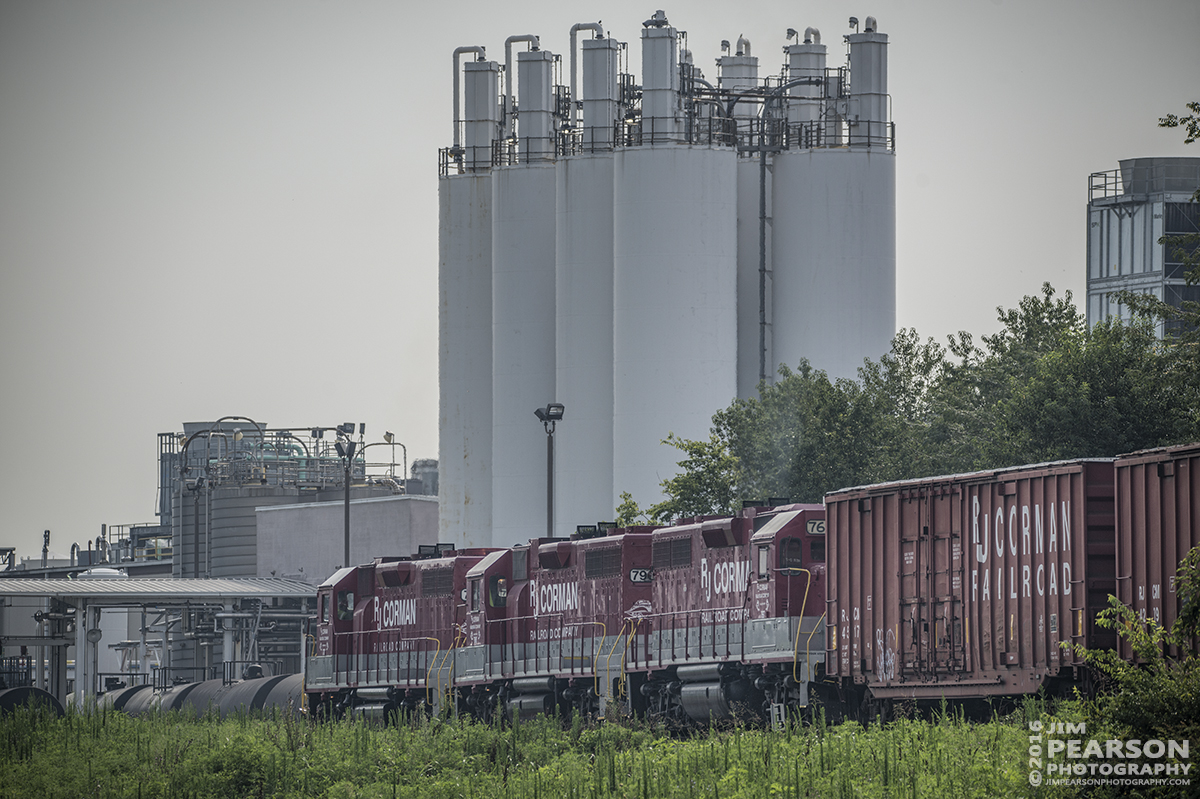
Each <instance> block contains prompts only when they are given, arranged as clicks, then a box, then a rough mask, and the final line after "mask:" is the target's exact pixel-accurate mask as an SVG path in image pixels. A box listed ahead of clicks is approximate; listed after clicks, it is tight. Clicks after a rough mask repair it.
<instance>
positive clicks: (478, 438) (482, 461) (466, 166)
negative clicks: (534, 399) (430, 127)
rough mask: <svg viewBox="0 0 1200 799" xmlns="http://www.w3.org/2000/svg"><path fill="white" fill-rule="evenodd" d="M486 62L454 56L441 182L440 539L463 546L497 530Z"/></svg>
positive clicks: (493, 119)
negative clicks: (450, 143)
mask: <svg viewBox="0 0 1200 799" xmlns="http://www.w3.org/2000/svg"><path fill="white" fill-rule="evenodd" d="M463 52H474V53H475V54H476V55H477V56H478V57H479V59H480V60H476V61H472V62H468V63H467V64H466V65H465V72H466V81H465V84H466V85H465V87H464V99H465V103H464V106H465V112H464V121H463V123H462V124H463V128H464V130H463V133H465V136H463V137H462V139H461V140H460V131H459V118H458V113H457V110H458V85H459V77H460V75H459V68H458V57H459V55H460V53H463ZM483 57H484V53H483V48H481V47H479V48H460V50H459V51H456V52H455V57H454V89H455V98H454V106H455V111H456V113H455V120H454V145H455V146H454V147H453V148H452V149H451V151H450V152H449V153H447V158H446V159H445V168H446V169H445V174H443V175H442V177H441V178H440V180H439V181H438V256H439V259H438V295H439V296H438V299H439V306H438V407H439V418H438V450H439V451H438V461H439V463H440V464H441V469H442V472H441V482H440V485H439V489H438V502H439V525H438V526H439V540H441V541H446V542H452V543H454V544H456V545H457V546H460V547H463V546H479V545H486V544H488V543H489V542H490V541H491V526H492V518H491V517H492V501H491V495H492V211H491V209H492V177H491V162H492V156H491V152H492V140H493V139H495V138H496V136H497V131H498V125H499V108H498V103H497V97H498V94H499V92H498V78H499V65H497V63H496V62H495V61H485V60H482V59H483ZM464 144H465V146H463V145H464ZM458 159H461V169H462V171H461V173H459V163H458Z"/></svg>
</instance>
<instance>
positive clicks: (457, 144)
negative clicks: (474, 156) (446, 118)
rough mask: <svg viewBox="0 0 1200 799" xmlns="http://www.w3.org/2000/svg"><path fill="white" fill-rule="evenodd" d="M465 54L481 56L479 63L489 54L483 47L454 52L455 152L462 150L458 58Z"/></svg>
mask: <svg viewBox="0 0 1200 799" xmlns="http://www.w3.org/2000/svg"><path fill="white" fill-rule="evenodd" d="M463 53H475V54H476V55H477V56H479V58H478V59H477V60H479V61H482V60H483V59H484V58H486V57H487V53H485V52H484V50H483V48H482V47H479V46H475V47H459V48H456V49H455V50H454V149H455V150H458V149H459V148H460V145H461V139H460V134H459V132H458V122H459V119H458V114H459V107H458V81H459V77H458V73H459V69H458V57H459V56H460V55H462V54H463Z"/></svg>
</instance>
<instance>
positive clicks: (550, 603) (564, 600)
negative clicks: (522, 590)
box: [532, 581, 579, 616]
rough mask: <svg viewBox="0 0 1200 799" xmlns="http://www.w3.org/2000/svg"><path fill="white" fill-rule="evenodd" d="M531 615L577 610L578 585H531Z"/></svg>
mask: <svg viewBox="0 0 1200 799" xmlns="http://www.w3.org/2000/svg"><path fill="white" fill-rule="evenodd" d="M532 589H533V590H532V595H533V615H534V616H537V615H539V614H541V613H561V612H562V611H564V610H578V609H579V583H550V584H542V585H538V583H537V582H536V581H534V582H533V583H532Z"/></svg>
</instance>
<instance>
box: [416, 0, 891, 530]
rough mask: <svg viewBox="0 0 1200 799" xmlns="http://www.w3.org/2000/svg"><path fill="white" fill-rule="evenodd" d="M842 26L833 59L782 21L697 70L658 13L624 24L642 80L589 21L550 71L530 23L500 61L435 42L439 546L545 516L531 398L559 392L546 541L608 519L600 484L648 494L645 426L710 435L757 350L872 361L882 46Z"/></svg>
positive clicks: (541, 451)
mask: <svg viewBox="0 0 1200 799" xmlns="http://www.w3.org/2000/svg"><path fill="white" fill-rule="evenodd" d="M851 24H852V27H853V32H852V33H850V34H849V35H848V36H846V37H844V39H845V44H846V50H847V57H846V60H845V61H844V62H842V61H840V60H838V61H827V51H826V46H825V45H824V44H822V43H821V41H820V34H819V32H818V31H816V30H815V29H814V28H809V29H808V30H807V31H805V32H804V34H803V36H802V37H801V36H800V35H798V34H796V32H795V31H792V30H790V29H789V30H788V35H787V37H786V39H785V40H784V41H785V42H786V44H785V46H784V48H783V49H784V53H785V54H786V60H785V62H784V63H783V65H782V67H781V68H780V71H779V72H778V74H775V75H772V76H770V77H766V78H761V77H760V76H759V64H758V58H757V56H754V55H752V54H751V46H750V42H748V41H746V40H745V39H739V40H738V41H737V45H736V49H735V48H731V47H729V45H728V43H722V51H723V55H722V56H721V57H720V58H718V59H717V78H716V81H715V82H709V81H707V80H705V79H704V76H703V73H702V72H701V71H700V70H699V69H698V68H697V67H696V66H695V64H694V62H693V58H692V55H691V54H690V53H689V52H688V51H687V50H685V49H683V48H682V47H681V45H680V42H681V36H680V32H679V31H677V30H676V29H675V28H674V27H672V26H671V25H670V24H669V22H668V21H667V18H666V15H665V14H663V12H661V11H660V12H657V13H656V14H654V15H653V16H652V17H651V18H650V19H648V20H646V21H645V22H644V23H643V26H642V32H641V72H640V79H639V78H638V77H637V76H635V75H633V74H630V73H629V72H628V71H627V69H623V67H624V66H626V65H627V64H628V62H629V61H630V57H629V55H628V48H627V47H626V45H625V44H624V43H622V42H619V41H616V40H614V39H612V38H610V37H609V35H608V34H607V32H606V31H604V30H603V28H602V27H601V25H600V24H599V23H580V24H578V25H575V26H574V27H573V28H572V29H571V31H570V35H569V40H570V57H569V61H568V63H569V67H568V68H567V71H569V73H570V74H569V76H568V77H567V80H566V81H564V80H563V75H562V72H563V69H564V67H563V64H562V61H561V59H560V58H559V56H557V55H554V54H552V53H550V52H549V51H546V50H543V49H541V40H540V39H539V37H537V36H534V35H518V36H512V37H509V39H508V40H507V41H506V42H505V48H504V49H505V58H504V63H503V65H502V64H501V63H499V62H498V61H494V60H488V57H487V54H486V51H485V49H484V48H483V47H480V46H473V47H462V48H459V49H458V50H456V51H455V53H454V138H453V142H454V144H453V146H452V147H450V148H448V149H446V150H443V151H442V154H441V167H442V177H441V180H440V183H439V193H440V214H441V222H440V227H439V235H440V264H439V281H440V324H439V334H440V347H439V366H440V377H439V388H440V419H439V433H440V442H441V443H440V447H441V452H440V458H439V460H440V464H441V478H440V479H441V483H440V498H441V533H442V540H443V541H452V542H455V543H458V544H460V545H497V546H499V545H509V544H512V543H515V542H519V541H524V540H527V539H528V538H529V537H531V536H533V535H537V534H540V533H541V532H542V531H544V530H545V525H546V519H545V514H546V495H545V491H546V472H547V457H546V441H545V433H544V432H543V428H542V425H541V424H539V422H538V421H537V419H536V418H535V416H534V410H535V409H536V408H539V407H542V406H545V405H546V404H547V403H550V402H559V403H562V404H563V405H564V406H565V407H566V412H565V417H564V419H563V421H562V422H561V423H559V424H558V425H557V426H556V429H555V438H554V441H555V459H554V472H555V480H554V483H555V501H554V508H555V514H554V515H555V531H556V532H557V533H558V534H560V535H561V534H565V533H567V532H570V531H572V530H574V527H575V526H576V525H577V524H591V523H595V522H597V521H600V520H603V519H611V518H612V517H613V513H614V508H615V506H616V504H617V502H618V497H619V495H620V493H621V492H623V491H628V492H631V493H632V494H633V496H634V498H635V499H637V500H638V501H639V502H640V503H641V504H642V505H643V506H645V505H649V504H651V503H653V502H655V501H657V500H658V499H659V498H660V497H661V487H660V483H661V481H662V480H664V479H665V478H668V477H670V476H672V475H673V474H675V473H676V471H677V466H676V462H677V461H678V460H679V459H680V453H679V451H678V450H676V449H674V448H673V447H669V446H666V445H663V444H662V443H661V441H662V439H664V438H666V437H667V435H668V434H669V433H675V434H676V435H679V436H682V437H685V438H693V439H695V438H705V437H707V435H708V428H709V426H710V422H711V417H712V415H713V413H714V412H716V411H717V410H719V409H721V408H724V407H726V406H728V405H729V403H730V402H731V401H732V400H733V399H734V398H735V397H737V396H742V397H747V396H751V395H753V394H754V392H755V390H756V386H757V384H758V382H759V380H760V379H763V378H764V377H765V378H766V379H768V380H769V379H770V378H771V377H772V376H773V374H774V373H775V371H776V368H777V367H778V365H779V364H781V363H782V364H786V365H788V366H791V367H795V366H796V365H797V364H798V363H799V362H800V360H801V358H807V359H808V360H809V361H811V362H812V363H813V364H814V365H815V366H816V367H817V368H822V369H825V370H827V371H828V372H829V373H830V375H831V376H832V377H843V376H845V377H852V376H854V372H855V369H856V368H857V367H858V365H860V364H861V362H862V359H863V358H866V357H870V358H877V357H879V356H880V355H882V354H883V353H884V352H886V351H887V349H888V347H889V344H890V341H891V337H892V335H893V333H894V332H895V166H894V157H895V150H894V136H893V129H892V125H891V122H890V118H889V108H888V95H887V58H886V46H887V36H886V35H884V34H881V33H878V32H877V31H876V29H875V23H874V20H873V19H872V18H870V17H867V18H866V20H865V23H864V25H863V26H862V30H861V31H859V29H858V26H857V22H856V21H855V20H854V19H853V18H851ZM793 37H794V38H795V40H796V41H795V43H792V39H793ZM514 50H515V51H516V52H515V53H514ZM514 55H515V65H514ZM464 56H466V57H467V58H464ZM514 69H515V74H514ZM576 89H579V93H578V95H576V93H575V92H576Z"/></svg>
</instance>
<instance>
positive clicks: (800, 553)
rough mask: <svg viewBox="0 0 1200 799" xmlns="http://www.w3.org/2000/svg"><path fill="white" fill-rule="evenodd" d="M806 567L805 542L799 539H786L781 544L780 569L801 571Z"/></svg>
mask: <svg viewBox="0 0 1200 799" xmlns="http://www.w3.org/2000/svg"><path fill="white" fill-rule="evenodd" d="M803 566H804V542H803V541H801V540H800V539H799V538H785V539H783V541H781V542H780V543H779V567H780V568H781V569H799V568H802V567H803Z"/></svg>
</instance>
